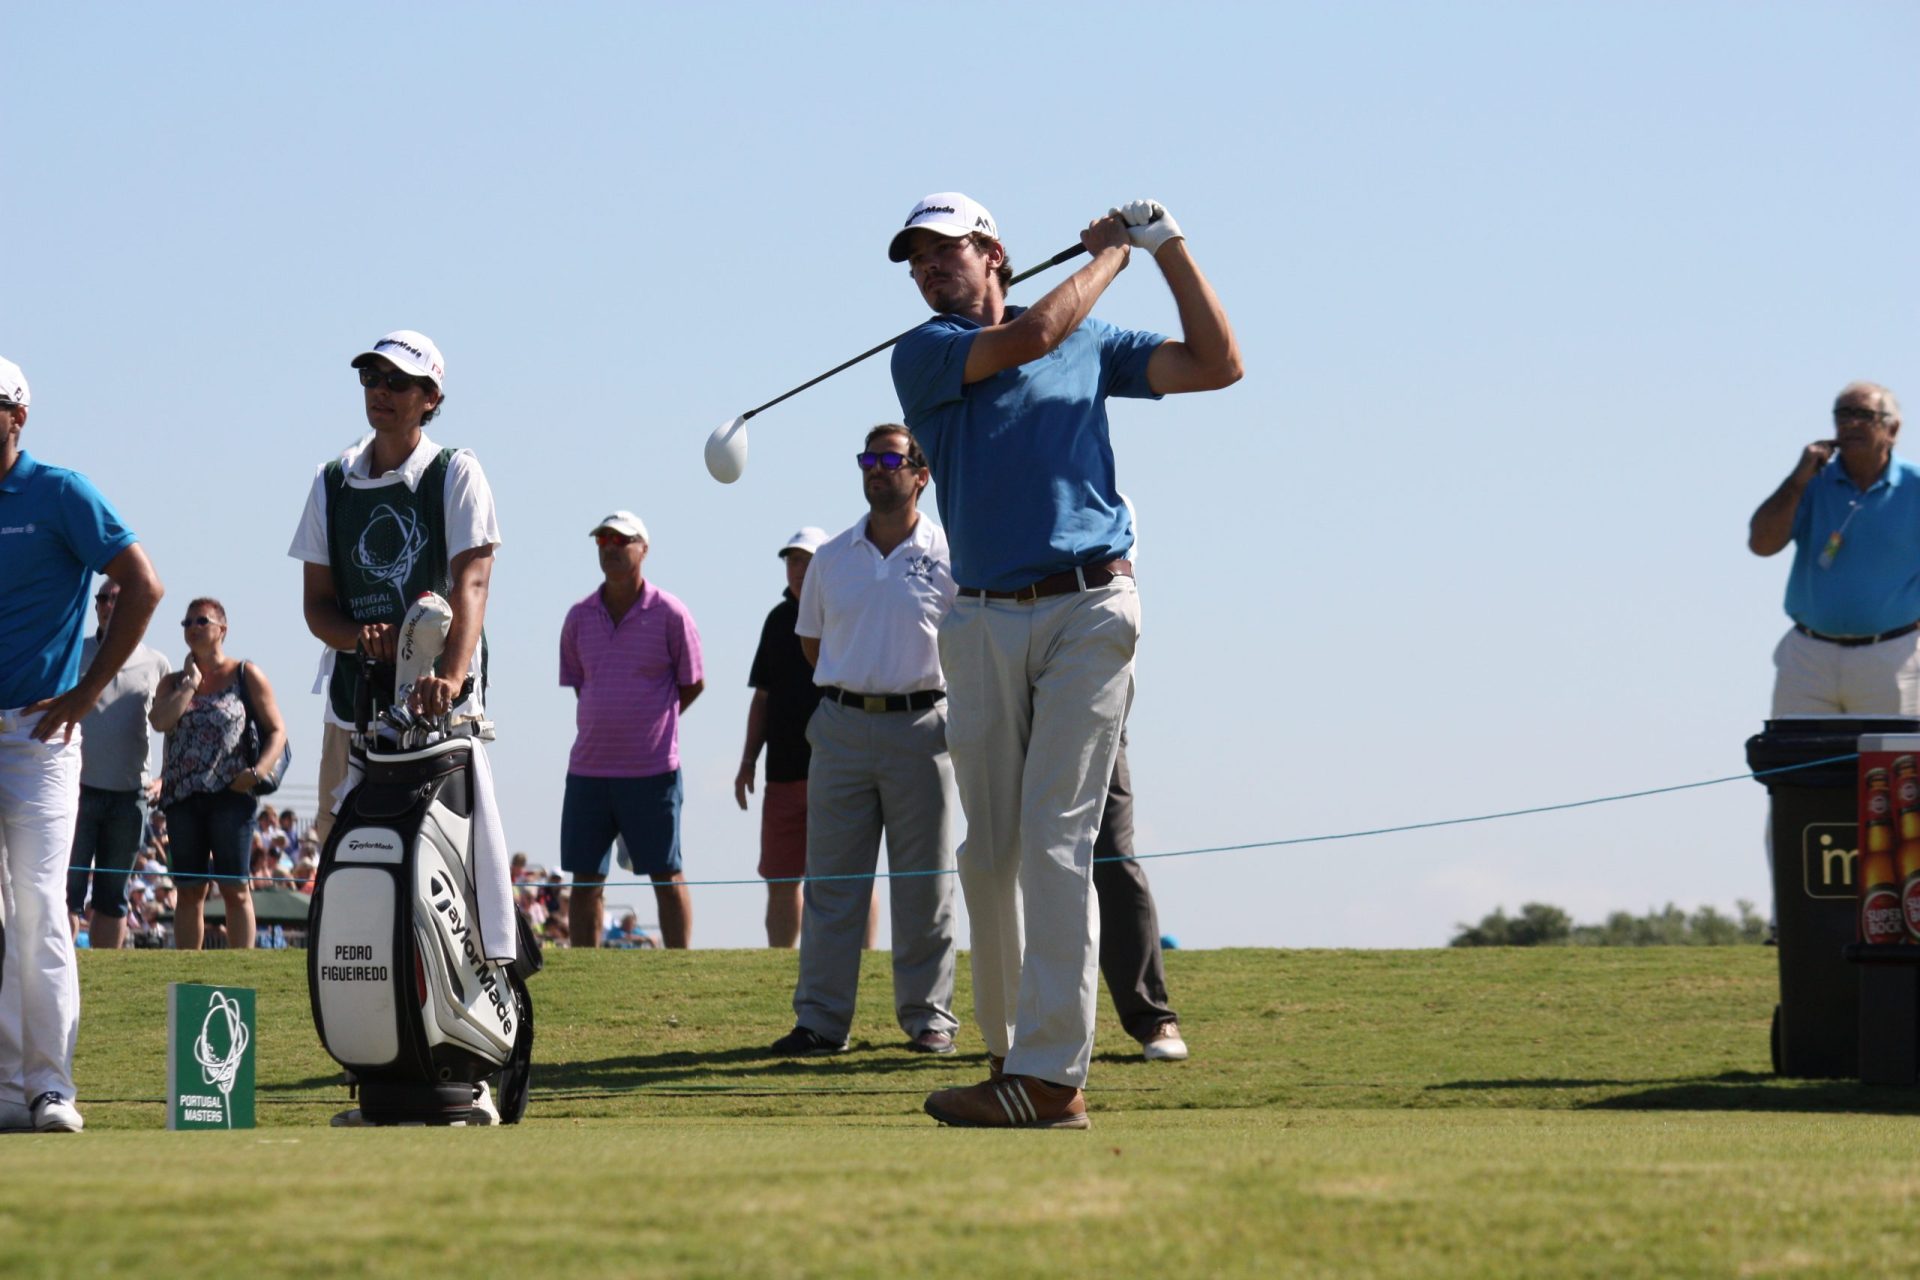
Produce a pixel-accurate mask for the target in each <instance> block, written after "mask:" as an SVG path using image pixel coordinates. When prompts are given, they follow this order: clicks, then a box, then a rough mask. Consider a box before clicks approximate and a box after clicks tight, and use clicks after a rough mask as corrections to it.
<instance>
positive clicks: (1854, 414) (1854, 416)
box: [1833, 404, 1887, 422]
mask: <svg viewBox="0 0 1920 1280" xmlns="http://www.w3.org/2000/svg"><path fill="white" fill-rule="evenodd" d="M1886 416H1887V415H1886V414H1884V413H1881V412H1880V411H1879V410H1878V409H1862V408H1861V407H1859V406H1858V405H1851V404H1848V405H1842V406H1840V407H1839V408H1838V409H1835V410H1834V411H1833V420H1834V421H1835V422H1879V421H1880V420H1881V419H1882V418H1885V417H1886Z"/></svg>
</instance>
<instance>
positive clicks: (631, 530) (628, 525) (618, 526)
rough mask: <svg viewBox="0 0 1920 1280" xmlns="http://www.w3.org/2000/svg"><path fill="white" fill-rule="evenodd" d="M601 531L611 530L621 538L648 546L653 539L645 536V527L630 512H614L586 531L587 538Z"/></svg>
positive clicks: (638, 518)
mask: <svg viewBox="0 0 1920 1280" xmlns="http://www.w3.org/2000/svg"><path fill="white" fill-rule="evenodd" d="M602 529H611V530H613V531H614V532H615V533H617V534H619V535H620V536H621V537H623V538H638V539H640V541H642V542H644V543H646V544H647V545H648V546H652V545H653V539H652V538H649V537H648V536H647V526H646V525H645V524H643V523H642V522H641V520H640V517H639V516H637V515H635V514H633V512H631V511H616V512H614V513H613V514H612V515H610V516H608V517H607V518H606V519H604V520H602V521H601V522H600V523H599V524H596V525H595V526H593V528H591V529H589V530H587V536H588V537H589V538H591V537H592V536H593V535H594V534H596V533H598V532H600V531H601V530H602Z"/></svg>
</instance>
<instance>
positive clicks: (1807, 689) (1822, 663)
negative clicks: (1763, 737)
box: [1773, 628, 1920, 716]
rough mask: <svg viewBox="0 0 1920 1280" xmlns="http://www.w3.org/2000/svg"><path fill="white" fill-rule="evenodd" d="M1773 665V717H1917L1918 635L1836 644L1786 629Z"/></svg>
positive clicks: (1919, 684) (1919, 693) (1919, 688)
mask: <svg viewBox="0 0 1920 1280" xmlns="http://www.w3.org/2000/svg"><path fill="white" fill-rule="evenodd" d="M1773 666H1774V680H1773V714H1774V715H1775V716H1912V715H1920V631H1915V632H1911V633H1909V634H1907V635H1904V636H1895V637H1894V638H1893V639H1891V640H1882V641H1881V642H1880V643H1879V644H1862V645H1839V644H1829V643H1828V642H1827V641H1825V640H1815V639H1814V638H1813V637H1812V636H1807V635H1802V634H1800V632H1798V631H1796V630H1794V629H1792V628H1789V629H1788V630H1787V634H1786V635H1785V636H1784V637H1783V638H1782V639H1781V641H1780V643H1779V644H1778V645H1777V646H1775V647H1774V650H1773Z"/></svg>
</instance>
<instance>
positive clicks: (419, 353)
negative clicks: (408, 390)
mask: <svg viewBox="0 0 1920 1280" xmlns="http://www.w3.org/2000/svg"><path fill="white" fill-rule="evenodd" d="M369 356H379V357H380V358H381V359H382V360H385V361H388V362H389V363H391V364H392V365H393V367H394V368H396V369H398V370H400V372H402V373H410V374H412V375H413V376H414V377H416V378H431V379H432V380H433V385H434V386H436V387H438V386H441V385H443V384H444V383H445V381H446V375H447V362H446V361H445V360H442V359H441V358H440V348H439V347H436V346H434V345H433V339H432V338H429V337H428V336H427V335H426V334H424V333H420V332H419V331H417V330H414V329H395V330H394V331H393V332H392V333H390V334H388V335H387V336H386V337H384V338H382V339H380V341H378V342H376V343H374V344H373V349H372V350H370V351H362V352H361V353H360V354H359V355H357V356H355V357H354V358H353V361H352V365H353V367H354V368H356V369H358V368H359V367H360V366H361V365H363V364H365V363H366V362H367V358H368V357H369Z"/></svg>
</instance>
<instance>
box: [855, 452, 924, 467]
mask: <svg viewBox="0 0 1920 1280" xmlns="http://www.w3.org/2000/svg"><path fill="white" fill-rule="evenodd" d="M853 460H854V461H855V462H857V463H859V464H860V469H861V470H862V471H871V470H873V469H874V468H875V467H879V468H880V469H881V470H883V471H898V470H899V469H900V468H902V467H910V466H912V465H913V464H912V463H911V462H909V461H907V455H906V454H904V453H871V452H869V453H856V454H854V455H853Z"/></svg>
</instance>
